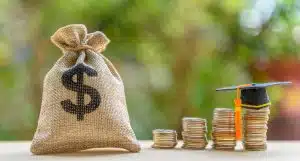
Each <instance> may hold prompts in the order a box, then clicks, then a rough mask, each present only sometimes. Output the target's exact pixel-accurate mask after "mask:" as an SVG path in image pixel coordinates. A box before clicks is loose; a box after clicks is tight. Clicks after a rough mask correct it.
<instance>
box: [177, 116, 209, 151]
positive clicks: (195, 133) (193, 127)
mask: <svg viewBox="0 0 300 161" xmlns="http://www.w3.org/2000/svg"><path fill="white" fill-rule="evenodd" d="M182 129H183V131H182V139H183V145H182V148H186V149H205V147H206V145H207V137H206V133H207V126H206V120H205V119H202V118H195V117H185V118H183V119H182Z"/></svg>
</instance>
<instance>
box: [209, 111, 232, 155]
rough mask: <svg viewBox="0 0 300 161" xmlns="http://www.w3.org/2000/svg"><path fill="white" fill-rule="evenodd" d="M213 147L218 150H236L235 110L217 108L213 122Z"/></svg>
mask: <svg viewBox="0 0 300 161" xmlns="http://www.w3.org/2000/svg"><path fill="white" fill-rule="evenodd" d="M212 140H213V148H214V149H216V150H228V151H231V150H234V148H235V146H236V138H235V121H234V111H233V110H232V109H227V108H216V109H215V110H214V114H213V122H212Z"/></svg>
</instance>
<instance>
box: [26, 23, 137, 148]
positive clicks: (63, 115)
mask: <svg viewBox="0 0 300 161" xmlns="http://www.w3.org/2000/svg"><path fill="white" fill-rule="evenodd" d="M51 41H52V42H53V43H54V44H55V45H56V46H57V47H58V48H60V49H61V50H62V52H63V53H64V54H63V56H62V57H61V58H60V59H59V60H58V61H57V62H56V63H55V64H54V66H53V67H52V69H51V70H50V71H49V72H48V73H47V75H46V77H45V79H44V85H43V96H42V105H41V111H40V115H39V120H38V126H37V130H36V132H35V135H34V138H33V140H32V145H31V152H32V153H34V154H49V153H61V152H75V151H80V150H85V149H89V148H103V147H114V148H123V149H126V150H128V151H130V152H138V151H140V145H139V143H138V141H137V139H136V137H135V134H134V132H133V130H132V128H131V125H130V121H129V116H128V112H127V106H126V100H125V93H124V85H123V82H122V79H121V77H120V75H119V74H118V72H117V70H116V69H115V67H114V66H113V64H112V63H111V62H110V61H109V60H108V59H107V58H106V57H104V56H103V55H102V54H101V53H100V52H103V51H104V50H105V47H106V46H107V44H108V43H109V40H108V38H107V37H106V36H105V35H104V34H103V33H102V32H99V31H97V32H94V33H90V34H87V29H86V27H85V26H84V25H80V24H75V25H68V26H65V27H62V28H60V29H58V30H57V31H56V32H55V33H54V35H53V36H52V37H51Z"/></svg>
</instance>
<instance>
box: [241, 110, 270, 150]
mask: <svg viewBox="0 0 300 161" xmlns="http://www.w3.org/2000/svg"><path fill="white" fill-rule="evenodd" d="M269 113H270V110H269V107H265V108H262V109H258V110H256V109H246V108H245V109H244V147H245V149H246V150H253V151H260V150H266V148H267V131H268V120H269Z"/></svg>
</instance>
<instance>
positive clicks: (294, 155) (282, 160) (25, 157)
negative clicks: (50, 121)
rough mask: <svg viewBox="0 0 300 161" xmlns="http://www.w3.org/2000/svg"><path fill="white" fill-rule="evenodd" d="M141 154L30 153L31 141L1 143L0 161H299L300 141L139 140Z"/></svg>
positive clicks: (99, 151) (98, 151)
mask: <svg viewBox="0 0 300 161" xmlns="http://www.w3.org/2000/svg"><path fill="white" fill-rule="evenodd" d="M141 144H142V151H141V152H140V153H128V152H126V151H123V150H120V149H92V150H86V151H81V152H78V153H69V154H56V155H44V156H37V155H33V154H31V153H30V151H29V147H30V142H29V141H22V142H19V141H17V142H0V161H33V160H35V161H37V160H38V161H39V160H43V161H51V160H55V161H60V160H63V161H68V160H72V161H73V160H80V161H86V160H97V161H114V160H122V161H127V160H128V161H135V160H145V161H158V160H162V161H185V160H188V161H248V160H249V161H250V160H251V161H258V160H259V161H260V160H262V161H273V160H276V161H292V160H295V161H300V141H268V149H267V151H256V152H250V151H242V150H239V151H216V150H212V149H211V148H210V145H209V146H208V147H207V149H206V150H186V149H181V148H180V146H181V142H180V143H179V145H177V147H176V148H175V149H152V148H151V144H152V141H141Z"/></svg>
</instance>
